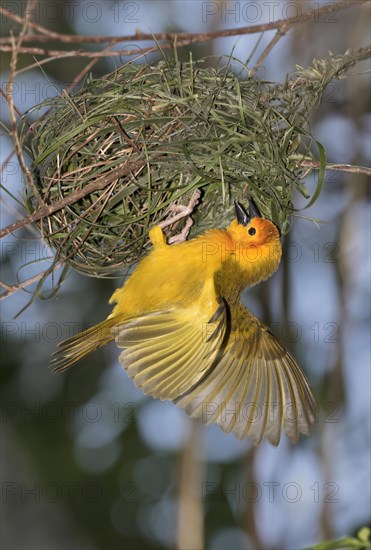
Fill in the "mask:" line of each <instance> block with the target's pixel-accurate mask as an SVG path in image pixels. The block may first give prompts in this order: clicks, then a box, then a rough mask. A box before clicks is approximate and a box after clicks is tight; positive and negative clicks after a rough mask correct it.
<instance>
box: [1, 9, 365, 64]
mask: <svg viewBox="0 0 371 550" xmlns="http://www.w3.org/2000/svg"><path fill="white" fill-rule="evenodd" d="M366 2H369V0H343V1H342V2H338V3H333V2H331V10H332V11H333V10H334V9H335V10H336V12H339V11H341V10H344V9H347V8H351V7H354V6H356V5H359V4H365V3H366ZM328 11H329V5H328V4H325V5H324V6H322V7H321V8H312V9H310V10H308V11H306V12H304V13H302V14H301V15H300V18H298V19H293V18H286V19H278V20H277V21H270V22H269V23H262V24H259V25H250V26H246V27H240V28H235V29H224V30H217V31H211V32H201V33H189V32H179V33H174V32H166V33H157V34H152V33H144V32H142V31H140V30H137V31H136V33H135V34H133V35H123V36H116V37H113V36H101V35H95V36H76V35H71V34H61V33H57V32H53V31H50V30H48V29H46V28H45V27H43V26H42V25H39V24H37V23H33V22H31V21H30V22H29V26H30V27H32V28H34V29H35V30H37V31H39V32H40V33H41V34H30V35H27V36H25V37H24V41H27V42H39V43H43V42H48V41H50V40H57V41H59V42H61V43H64V44H101V43H104V42H110V43H111V44H116V43H119V42H132V41H133V40H136V41H155V42H160V41H168V42H171V44H168V45H161V48H164V47H172V45H173V43H174V41H175V40H176V42H177V45H178V46H186V45H189V44H194V43H196V42H198V43H200V42H207V41H208V40H213V39H215V38H223V37H226V36H240V35H243V34H255V33H261V32H265V31H270V30H278V31H282V28H286V29H288V28H291V27H294V26H295V25H298V24H300V23H304V22H306V21H308V20H309V19H311V18H312V17H315V20H316V21H318V18H319V17H320V16H322V15H326V14H327V13H328ZM0 13H2V14H3V15H4V16H6V17H9V18H10V19H12V20H13V21H16V22H17V23H22V22H23V19H22V18H21V17H19V16H18V15H16V14H15V13H13V12H11V11H9V10H7V9H6V8H3V7H0ZM0 44H11V40H10V37H3V38H2V39H0ZM3 47H4V46H0V49H2V50H3V51H9V49H3ZM158 48H159V46H157V47H156V48H155V49H158ZM24 50H25V51H24V52H23V53H35V52H36V49H34V48H24ZM140 51H142V50H140ZM40 52H49V53H45V54H43V55H51V53H52V52H51V51H50V50H41V49H39V53H40ZM123 52H125V50H123V51H122V52H120V53H119V54H118V55H124V54H123ZM65 53H67V52H65ZM93 53H99V52H81V51H80V52H79V55H80V56H81V55H84V54H85V55H88V54H93ZM75 54H76V52H74V53H72V52H70V55H75ZM125 55H132V54H130V53H129V54H125Z"/></svg>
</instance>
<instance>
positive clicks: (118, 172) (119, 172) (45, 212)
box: [0, 161, 146, 239]
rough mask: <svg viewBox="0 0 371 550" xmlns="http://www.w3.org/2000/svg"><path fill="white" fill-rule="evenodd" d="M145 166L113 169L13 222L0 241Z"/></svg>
mask: <svg viewBox="0 0 371 550" xmlns="http://www.w3.org/2000/svg"><path fill="white" fill-rule="evenodd" d="M145 164H146V162H145V161H137V162H130V163H129V162H128V163H125V164H122V165H119V166H118V167H117V168H115V170H112V171H111V172H110V174H109V175H104V176H101V177H100V178H98V179H96V180H95V181H93V182H91V183H88V184H87V185H85V187H83V188H82V189H80V190H79V191H76V192H75V193H73V194H72V195H69V196H68V197H64V199H61V200H59V201H57V202H56V203H54V204H52V205H47V204H44V205H43V206H41V207H40V208H39V209H38V210H36V212H34V213H33V214H30V215H29V216H26V217H24V218H22V219H21V220H18V221H17V222H14V223H12V224H10V225H8V226H6V227H4V228H3V229H1V230H0V239H1V238H3V237H5V235H9V233H13V231H16V230H17V229H20V228H21V227H24V226H25V225H28V224H29V223H34V222H36V221H38V220H40V219H41V218H47V217H48V216H51V215H52V214H54V212H57V211H58V210H61V209H62V208H64V207H65V206H69V205H71V204H73V203H74V202H76V201H78V200H80V199H82V198H83V197H86V195H89V194H90V193H93V192H94V191H97V190H101V189H104V188H105V187H107V185H109V184H110V183H112V182H113V181H114V180H115V179H118V178H120V177H122V176H123V175H125V174H127V173H128V172H131V171H134V170H138V169H139V168H142V167H143V166H145Z"/></svg>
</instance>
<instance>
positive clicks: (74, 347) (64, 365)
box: [50, 318, 116, 373]
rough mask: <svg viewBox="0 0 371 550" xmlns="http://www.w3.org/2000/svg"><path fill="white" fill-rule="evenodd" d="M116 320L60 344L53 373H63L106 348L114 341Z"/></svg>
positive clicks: (55, 353) (54, 355)
mask: <svg viewBox="0 0 371 550" xmlns="http://www.w3.org/2000/svg"><path fill="white" fill-rule="evenodd" d="M115 323H116V320H115V319H114V318H109V319H106V320H105V321H102V322H101V323H98V324H97V325H95V326H93V327H91V328H89V329H87V330H84V331H83V332H80V333H79V334H76V335H75V336H72V337H71V338H68V340H64V341H63V342H60V343H59V344H58V349H57V351H56V352H54V353H53V355H52V359H51V361H50V368H51V369H52V371H53V372H57V373H59V372H63V371H65V370H67V369H69V368H70V367H72V365H74V364H75V363H77V362H78V361H80V360H81V359H82V358H83V357H85V356H86V355H88V354H89V353H91V352H92V351H95V350H96V349H98V348H100V347H101V346H104V345H105V344H108V343H109V342H111V340H113V339H114V336H113V334H112V332H111V329H112V327H113V326H114V325H115Z"/></svg>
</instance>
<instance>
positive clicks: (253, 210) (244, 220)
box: [234, 199, 261, 226]
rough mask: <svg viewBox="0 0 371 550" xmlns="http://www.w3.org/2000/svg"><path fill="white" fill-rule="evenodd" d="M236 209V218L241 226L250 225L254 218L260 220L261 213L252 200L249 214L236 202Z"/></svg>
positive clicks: (250, 200)
mask: <svg viewBox="0 0 371 550" xmlns="http://www.w3.org/2000/svg"><path fill="white" fill-rule="evenodd" d="M234 207H235V209H236V217H237V221H238V223H240V224H241V225H245V226H246V225H248V224H249V223H250V222H251V220H252V219H253V218H260V217H261V215H260V212H259V210H258V207H257V206H256V204H255V203H254V201H253V200H252V199H249V213H247V212H246V210H245V209H244V207H243V206H242V204H240V203H239V202H236V201H234Z"/></svg>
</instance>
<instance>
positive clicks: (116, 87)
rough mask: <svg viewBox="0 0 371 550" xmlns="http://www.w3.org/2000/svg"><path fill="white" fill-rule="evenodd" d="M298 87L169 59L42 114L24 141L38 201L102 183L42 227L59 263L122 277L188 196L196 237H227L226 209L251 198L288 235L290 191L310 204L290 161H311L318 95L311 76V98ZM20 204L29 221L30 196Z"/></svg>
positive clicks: (127, 71)
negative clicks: (197, 196) (218, 232)
mask: <svg viewBox="0 0 371 550" xmlns="http://www.w3.org/2000/svg"><path fill="white" fill-rule="evenodd" d="M241 75H242V76H241ZM307 76H308V75H307ZM297 78H298V77H297V76H296V77H295V79H294V80H293V79H291V80H287V82H285V83H283V84H272V83H267V82H262V81H260V80H258V79H257V78H254V77H251V76H248V74H247V73H246V71H245V70H244V68H243V70H242V72H241V74H240V75H238V74H236V72H235V71H232V70H231V67H230V66H228V64H227V66H224V67H223V66H221V65H220V66H219V67H217V68H210V67H209V68H208V67H207V66H206V64H205V62H203V61H202V60H201V61H199V62H197V63H193V62H192V61H190V62H188V63H179V62H178V61H172V60H168V59H165V60H162V61H160V62H159V63H157V64H156V65H152V66H151V65H137V64H135V63H130V64H127V65H126V66H124V67H123V68H121V69H119V70H118V71H116V72H115V73H112V74H110V75H108V76H106V77H102V78H99V79H97V80H93V79H91V80H90V81H88V82H87V83H86V84H85V86H84V88H83V89H81V90H80V91H78V92H77V93H74V94H71V95H68V94H62V95H61V96H59V97H57V98H54V99H52V100H49V101H47V102H45V103H44V104H42V105H41V107H45V106H48V107H49V110H48V113H47V114H46V115H45V114H44V115H43V116H41V117H40V118H39V119H37V120H36V122H34V123H33V124H32V126H31V128H27V129H25V130H24V131H23V136H22V139H23V140H24V143H25V144H26V145H25V146H26V147H27V148H28V152H29V154H30V156H31V160H32V163H33V170H34V177H35V186H36V188H37V190H38V192H39V194H40V197H41V199H42V201H43V202H44V203H46V204H48V205H50V204H54V203H55V202H56V201H60V200H61V199H64V198H66V197H68V196H71V195H72V194H74V193H77V192H79V191H81V190H83V189H85V188H86V186H87V185H89V184H93V185H94V182H95V183H97V182H98V183H99V182H105V183H104V185H103V186H101V188H97V189H95V190H93V191H92V192H91V193H89V194H87V195H86V196H84V197H82V198H80V199H79V200H77V201H74V202H72V204H70V205H68V206H65V207H64V208H63V209H61V210H59V211H57V212H55V213H54V214H52V215H51V216H48V217H47V218H44V219H43V220H42V221H41V222H39V227H40V228H41V231H42V235H43V238H44V239H45V240H46V241H47V242H48V244H49V245H50V246H52V247H53V248H54V249H55V251H56V257H57V258H58V260H64V261H66V262H67V263H68V264H70V265H72V266H73V267H74V268H76V269H78V270H79V271H81V272H83V273H85V274H89V275H93V276H98V277H107V276H113V275H115V274H118V273H119V272H121V271H122V270H123V268H127V267H128V266H130V265H132V264H133V263H135V262H136V261H138V260H139V259H140V258H141V257H142V256H143V255H144V254H145V253H146V251H147V250H148V248H149V242H148V231H149V229H150V228H151V227H152V226H153V225H154V224H156V223H157V222H158V221H160V220H162V219H164V218H166V217H167V216H168V215H169V205H170V204H171V203H172V202H174V201H178V202H181V203H183V204H185V203H186V202H187V201H188V199H189V197H190V196H191V194H192V192H193V191H194V190H195V189H196V188H200V189H202V202H201V204H200V205H199V207H198V209H197V212H196V214H195V216H194V219H195V224H194V226H193V228H192V233H193V235H195V234H197V233H200V232H202V231H204V230H205V229H207V228H209V227H225V226H226V225H227V224H228V223H229V222H230V221H231V219H232V218H233V215H234V214H233V200H234V199H236V200H240V201H241V202H242V203H243V204H247V202H248V198H249V197H251V198H253V200H254V201H255V202H256V204H257V205H258V207H259V209H260V211H261V213H262V215H263V216H265V217H267V218H269V219H271V220H273V222H274V223H276V224H277V226H279V227H280V229H281V231H282V233H286V232H287V231H288V230H289V227H290V222H291V217H292V213H293V192H294V190H297V191H299V193H301V194H302V195H304V196H305V197H309V194H308V192H307V190H306V188H305V186H304V185H303V183H302V181H301V179H302V176H303V173H304V169H303V168H302V169H299V168H298V166H299V163H298V159H300V158H302V157H303V156H306V157H307V158H312V154H311V152H310V146H311V138H310V127H309V123H308V117H309V114H310V110H311V108H312V107H313V105H314V103H315V101H316V99H317V97H318V95H319V93H320V92H321V91H322V90H323V88H324V86H325V83H324V82H323V79H322V80H321V79H320V78H319V77H318V75H317V77H316V79H315V78H314V77H313V75H312V77H310V78H309V77H308V78H309V80H311V82H316V86H317V88H315V87H314V86H312V90H309V91H308V78H307V81H306V84H307V86H306V88H305V89H304V88H303V86H299V85H297V84H296V82H297ZM301 78H302V75H301ZM303 90H304V91H305V93H304V91H303ZM37 108H40V106H38V107H37ZM308 136H309V137H308ZM107 181H108V182H109V183H108V184H107ZM98 187H99V186H98ZM26 204H27V208H28V209H29V211H30V212H34V211H35V209H36V207H37V201H36V197H35V196H34V194H33V193H32V191H31V190H27V194H26ZM180 227H181V226H177V227H176V228H173V230H172V232H173V233H177V232H178V231H179V228H180Z"/></svg>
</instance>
